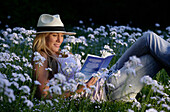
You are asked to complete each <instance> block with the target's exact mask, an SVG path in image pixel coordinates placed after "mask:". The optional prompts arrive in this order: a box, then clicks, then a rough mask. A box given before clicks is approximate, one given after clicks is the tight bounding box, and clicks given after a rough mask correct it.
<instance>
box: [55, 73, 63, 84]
mask: <svg viewBox="0 0 170 112" xmlns="http://www.w3.org/2000/svg"><path fill="white" fill-rule="evenodd" d="M54 78H56V79H58V80H59V81H60V82H61V83H63V82H65V81H66V77H65V76H64V75H63V74H61V73H57V74H54Z"/></svg>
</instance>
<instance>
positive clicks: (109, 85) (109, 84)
mask: <svg viewBox="0 0 170 112" xmlns="http://www.w3.org/2000/svg"><path fill="white" fill-rule="evenodd" d="M107 86H108V87H109V88H111V89H114V88H115V86H114V85H113V84H111V83H107Z"/></svg>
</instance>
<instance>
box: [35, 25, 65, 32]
mask: <svg viewBox="0 0 170 112" xmlns="http://www.w3.org/2000/svg"><path fill="white" fill-rule="evenodd" d="M41 31H65V28H64V27H63V26H38V27H37V32H41Z"/></svg>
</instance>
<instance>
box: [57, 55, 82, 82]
mask: <svg viewBox="0 0 170 112" xmlns="http://www.w3.org/2000/svg"><path fill="white" fill-rule="evenodd" d="M57 60H58V61H59V63H58V71H59V73H62V74H64V75H65V76H66V78H67V80H69V79H74V75H75V73H76V72H79V71H80V69H81V63H80V60H79V59H77V58H76V57H75V56H74V55H72V54H68V57H66V58H57Z"/></svg>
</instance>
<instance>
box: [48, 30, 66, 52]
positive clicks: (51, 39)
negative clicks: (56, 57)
mask: <svg viewBox="0 0 170 112" xmlns="http://www.w3.org/2000/svg"><path fill="white" fill-rule="evenodd" d="M62 42H63V34H62V33H50V34H49V35H48V37H46V44H47V47H48V48H49V49H50V50H51V51H53V52H54V53H56V52H57V51H59V49H60V45H61V44H62Z"/></svg>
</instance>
